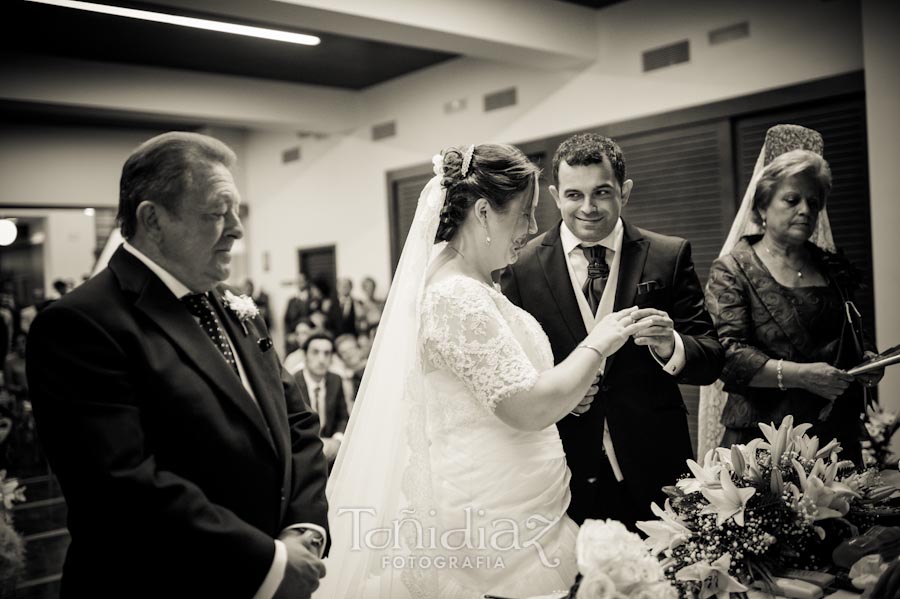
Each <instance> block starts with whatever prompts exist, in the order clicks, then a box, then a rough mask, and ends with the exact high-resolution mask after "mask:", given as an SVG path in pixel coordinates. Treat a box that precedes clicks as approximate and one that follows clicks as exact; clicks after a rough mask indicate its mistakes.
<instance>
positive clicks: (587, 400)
mask: <svg viewBox="0 0 900 599" xmlns="http://www.w3.org/2000/svg"><path fill="white" fill-rule="evenodd" d="M601 376H602V375H601V374H600V373H599V372H598V373H597V376H595V377H594V382H593V383H591V386H590V388H589V389H588V390H587V393H586V394H585V396H584V399H582V400H581V403H580V404H578V405H577V406H575V408H574V409H573V410H572V412H571V413H572V414H575V415H576V416H581V415H582V414H584V413H585V412H587V411H588V410H590V409H591V404H592V403H594V398H595V397H596V396H597V392H598V391H600V377H601Z"/></svg>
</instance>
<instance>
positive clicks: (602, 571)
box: [566, 520, 678, 599]
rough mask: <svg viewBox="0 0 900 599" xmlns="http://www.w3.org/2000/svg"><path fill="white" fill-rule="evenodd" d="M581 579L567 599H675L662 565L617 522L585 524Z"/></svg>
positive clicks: (578, 546)
mask: <svg viewBox="0 0 900 599" xmlns="http://www.w3.org/2000/svg"><path fill="white" fill-rule="evenodd" d="M576 552H577V556H578V570H579V572H580V575H579V576H578V580H577V581H576V582H575V585H574V586H573V587H572V589H571V590H570V591H569V594H568V595H566V599H676V598H677V597H678V593H677V592H676V591H675V588H674V587H673V586H672V585H671V583H669V582H668V581H667V580H666V577H665V574H664V573H663V569H662V566H661V564H660V563H659V561H658V560H657V559H656V558H654V557H653V556H652V555H651V553H650V552H649V551H648V550H647V547H645V546H644V543H643V541H641V538H640V537H639V536H638V535H636V534H634V533H633V532H629V531H628V529H627V528H625V526H624V525H623V524H622V523H621V522H617V521H615V520H586V521H585V522H584V524H583V525H582V526H581V529H580V530H579V531H578V541H577V543H576Z"/></svg>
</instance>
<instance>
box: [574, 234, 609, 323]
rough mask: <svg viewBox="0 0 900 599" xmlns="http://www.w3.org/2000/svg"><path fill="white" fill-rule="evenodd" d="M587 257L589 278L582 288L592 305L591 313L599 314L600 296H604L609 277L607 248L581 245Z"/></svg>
mask: <svg viewBox="0 0 900 599" xmlns="http://www.w3.org/2000/svg"><path fill="white" fill-rule="evenodd" d="M579 247H581V251H582V252H584V257H585V258H587V261H588V268H587V279H585V281H584V286H583V287H582V288H581V290H582V291H583V292H584V296H585V297H586V298H587V301H588V304H590V306H591V313H592V314H597V307H598V306H599V305H600V298H602V297H603V289H604V287H606V280H607V279H608V278H609V265H607V264H606V248H605V247H603V246H602V245H592V246H587V247H586V246H583V245H582V246H579Z"/></svg>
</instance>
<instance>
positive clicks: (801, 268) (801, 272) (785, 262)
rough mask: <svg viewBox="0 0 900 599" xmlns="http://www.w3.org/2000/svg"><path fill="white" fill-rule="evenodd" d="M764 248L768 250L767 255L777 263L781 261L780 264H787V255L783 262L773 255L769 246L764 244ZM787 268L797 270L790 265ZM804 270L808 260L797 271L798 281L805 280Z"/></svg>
mask: <svg viewBox="0 0 900 599" xmlns="http://www.w3.org/2000/svg"><path fill="white" fill-rule="evenodd" d="M762 246H763V249H764V250H766V253H767V254H769V256H771V257H772V259H773V260H775V261H780V262H782V263H783V264H787V255H785V256H784V257H783V258H782V259H781V260H779V258H778V257H776V256H775V254H773V253H772V250H770V249H769V246H768V245H766V244H765V243H763V244H762ZM787 266H788V267H789V268H790V269H791V270H795V269H794V267H793V266H791V265H790V264H787ZM804 268H806V260H804V261H803V264H801V265H800V268H798V269H796V271H797V279H798V280H799V279H802V278H803V269H804Z"/></svg>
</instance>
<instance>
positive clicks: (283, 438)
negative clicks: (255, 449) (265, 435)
mask: <svg viewBox="0 0 900 599" xmlns="http://www.w3.org/2000/svg"><path fill="white" fill-rule="evenodd" d="M212 296H213V302H212V304H213V307H214V308H215V310H216V312H217V313H218V315H219V320H220V321H221V322H222V326H223V327H225V331H226V332H227V333H228V336H229V338H231V341H232V344H233V345H234V349H235V351H236V352H237V354H238V357H239V358H240V360H241V366H243V367H244V374H246V375H247V380H248V381H249V382H250V387H252V388H253V394H254V395H255V396H256V403H257V404H259V408H260V410H262V413H263V415H264V416H265V418H266V422H267V423H268V425H269V432H270V433H271V439H272V440H273V441H275V445H276V447H277V449H278V451H279V453H280V454H281V456H282V457H283V456H286V455H287V454H288V453H289V450H288V447H289V445H290V438H289V433H288V430H289V429H288V422H287V407H286V405H285V400H284V387H283V386H282V384H281V373H280V371H279V370H278V366H277V360H271V359H269V358H270V355H266V353H267V352H263V350H262V349H261V347H260V344H259V341H260V339H262V338H263V337H264V336H263V335H260V334H259V331H258V330H257V329H256V325H255V323H254V322H253V320H255V319H251V320H248V321H247V322H246V323H245V325H244V326H242V325H241V321H240V320H239V319H238V317H237V314H235V313H234V311H233V310H230V309H227V308H226V307H225V306H224V305H223V304H224V302H223V300H222V295H221V290H220V289H218V288H216V289H214V290H213V292H212ZM245 327H246V328H245ZM268 353H270V354H271V353H272V350H269V352H268Z"/></svg>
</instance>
